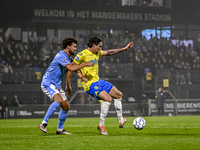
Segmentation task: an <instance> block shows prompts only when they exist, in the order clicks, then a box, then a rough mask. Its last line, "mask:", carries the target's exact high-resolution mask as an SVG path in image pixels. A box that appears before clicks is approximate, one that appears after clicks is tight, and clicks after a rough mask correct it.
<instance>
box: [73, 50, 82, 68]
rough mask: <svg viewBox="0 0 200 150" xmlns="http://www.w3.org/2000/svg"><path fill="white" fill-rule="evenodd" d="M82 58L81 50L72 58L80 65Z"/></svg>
mask: <svg viewBox="0 0 200 150" xmlns="http://www.w3.org/2000/svg"><path fill="white" fill-rule="evenodd" d="M83 58H84V55H83V53H82V52H80V53H78V54H77V55H76V57H75V58H74V62H75V63H76V64H78V65H80V64H81V63H82V62H83Z"/></svg>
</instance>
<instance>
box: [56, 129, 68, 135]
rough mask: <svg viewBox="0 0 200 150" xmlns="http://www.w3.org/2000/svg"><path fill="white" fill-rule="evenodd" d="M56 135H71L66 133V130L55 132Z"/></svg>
mask: <svg viewBox="0 0 200 150" xmlns="http://www.w3.org/2000/svg"><path fill="white" fill-rule="evenodd" d="M56 134H65V135H71V134H72V133H69V132H67V131H66V130H64V129H63V130H62V131H58V130H56Z"/></svg>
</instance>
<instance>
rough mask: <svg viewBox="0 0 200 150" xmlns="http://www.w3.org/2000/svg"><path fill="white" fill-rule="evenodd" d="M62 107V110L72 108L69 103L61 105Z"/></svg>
mask: <svg viewBox="0 0 200 150" xmlns="http://www.w3.org/2000/svg"><path fill="white" fill-rule="evenodd" d="M61 108H62V110H64V111H67V110H69V109H70V105H67V106H63V105H61Z"/></svg>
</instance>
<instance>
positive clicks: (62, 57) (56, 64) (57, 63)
mask: <svg viewBox="0 0 200 150" xmlns="http://www.w3.org/2000/svg"><path fill="white" fill-rule="evenodd" d="M70 61H71V60H70V58H69V56H68V55H67V54H66V53H65V52H64V51H62V50H60V52H58V53H57V54H56V56H55V57H54V59H53V61H52V62H51V63H50V65H49V67H48V69H47V70H46V72H45V74H44V76H43V79H42V83H41V85H44V86H50V85H51V84H53V85H54V86H55V87H56V88H57V89H58V90H60V88H61V82H62V78H63V75H64V74H65V73H66V72H67V68H65V67H64V66H65V65H67V64H70Z"/></svg>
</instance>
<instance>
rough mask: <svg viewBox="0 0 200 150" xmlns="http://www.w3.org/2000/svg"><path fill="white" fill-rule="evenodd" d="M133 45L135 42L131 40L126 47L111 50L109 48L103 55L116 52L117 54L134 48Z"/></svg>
mask: <svg viewBox="0 0 200 150" xmlns="http://www.w3.org/2000/svg"><path fill="white" fill-rule="evenodd" d="M133 46H134V43H133V42H130V43H129V44H128V45H126V47H124V48H121V49H110V50H107V51H103V54H102V56H110V55H114V54H117V53H120V52H123V51H126V50H128V49H129V48H132V47H133Z"/></svg>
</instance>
